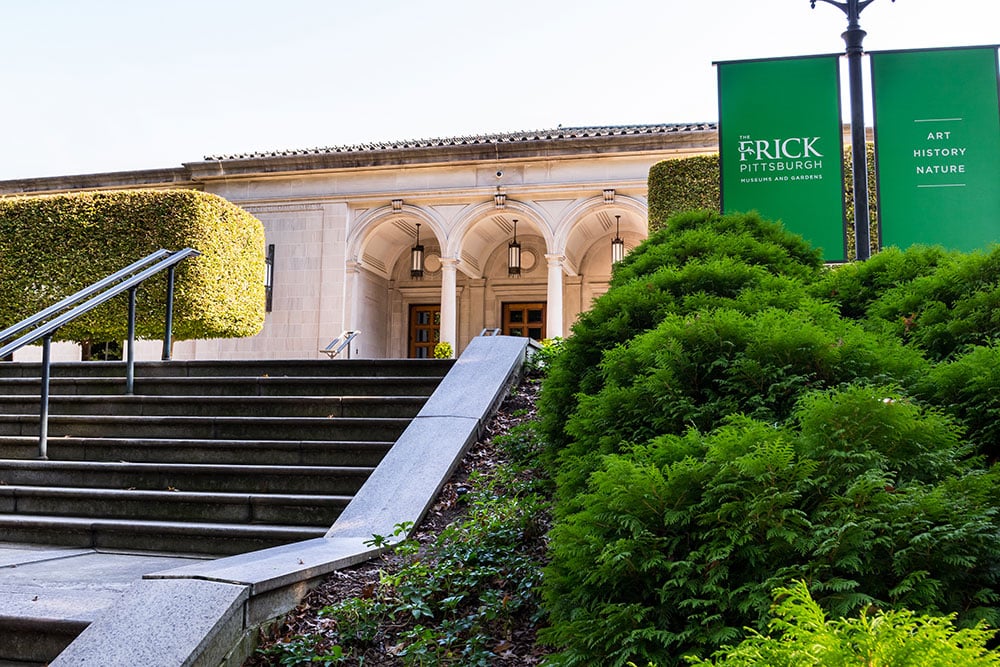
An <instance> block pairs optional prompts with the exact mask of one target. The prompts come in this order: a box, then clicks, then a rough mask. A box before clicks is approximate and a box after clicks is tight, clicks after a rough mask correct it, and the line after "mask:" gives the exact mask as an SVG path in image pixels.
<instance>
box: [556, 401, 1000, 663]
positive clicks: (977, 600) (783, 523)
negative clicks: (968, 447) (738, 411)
mask: <svg viewBox="0 0 1000 667" xmlns="http://www.w3.org/2000/svg"><path fill="white" fill-rule="evenodd" d="M963 454H964V450H963V448H962V447H960V446H959V435H958V429H957V428H956V427H955V426H954V424H952V423H951V422H950V421H949V420H948V419H946V418H943V417H941V416H940V415H938V414H936V413H934V412H931V411H926V410H923V409H921V408H920V407H919V406H918V405H916V404H914V403H911V402H909V401H907V400H906V399H905V397H904V396H902V395H901V394H899V393H897V392H895V391H893V390H892V389H890V388H887V387H859V386H848V387H845V388H843V389H838V390H829V391H825V392H814V393H810V394H808V395H807V397H806V398H805V399H804V400H803V401H801V403H800V405H799V407H797V408H796V411H795V419H794V422H793V423H792V425H791V426H788V427H781V426H779V425H775V424H774V423H773V422H770V421H768V422H763V421H759V420H754V419H750V418H748V417H745V416H733V417H730V418H729V419H728V421H727V423H726V424H725V425H723V426H722V427H720V428H718V429H717V430H715V431H713V432H712V433H710V434H707V435H703V434H701V433H699V432H698V431H695V430H693V429H692V430H689V431H688V432H687V433H686V434H683V435H665V436H661V437H658V438H654V439H653V440H651V441H649V442H648V444H643V445H636V446H633V447H632V448H631V449H629V450H628V451H625V452H623V453H621V454H612V455H608V456H606V457H604V458H603V459H602V461H601V464H600V466H599V467H598V469H597V470H596V471H595V472H594V473H593V474H592V475H591V476H590V477H589V479H588V480H587V485H586V492H585V493H584V494H582V495H581V496H580V497H579V502H577V503H575V507H576V511H575V512H574V513H573V514H571V515H569V516H565V517H563V518H562V519H561V520H560V521H559V522H558V523H557V525H556V526H555V527H554V528H553V530H552V532H551V552H552V561H551V563H550V565H549V566H548V567H547V569H546V572H545V579H544V591H543V596H544V600H545V606H546V609H547V611H548V612H549V615H550V622H551V625H550V627H549V628H548V629H547V630H546V631H545V632H544V635H543V640H544V641H546V642H547V643H550V644H552V645H554V646H556V647H558V648H559V649H560V652H559V653H558V654H557V655H556V656H554V657H553V658H552V659H551V661H550V662H549V664H551V665H592V664H601V665H607V666H611V667H614V666H620V665H625V664H626V663H627V662H628V661H635V662H636V663H637V664H645V663H646V661H654V662H657V663H659V664H660V665H661V666H663V667H666V666H667V665H676V664H679V660H680V656H683V655H687V654H691V655H696V656H707V655H709V654H710V653H711V652H712V651H716V650H718V649H719V648H720V647H721V646H723V645H728V644H732V643H734V642H736V641H738V640H739V639H741V638H742V637H743V636H744V633H745V628H747V627H749V628H754V629H757V630H763V629H764V628H765V626H766V618H767V611H768V607H769V603H770V595H771V593H770V592H771V591H772V590H774V589H775V588H778V587H780V586H784V585H788V584H789V583H790V582H791V581H793V580H796V579H802V580H805V581H807V582H809V586H810V588H811V589H812V590H813V591H814V592H815V593H816V594H817V598H818V602H819V603H820V604H821V605H822V607H823V608H824V609H826V610H827V611H828V612H829V613H830V614H832V615H834V616H847V615H850V614H853V613H857V612H858V611H859V610H861V609H865V608H867V607H869V606H870V605H876V606H878V607H880V608H909V609H913V610H916V611H918V612H920V613H924V612H933V613H957V614H958V616H957V618H958V621H959V623H960V624H961V625H966V624H970V623H977V622H979V621H981V620H985V621H986V622H988V623H990V624H993V625H996V624H997V622H998V621H1000V609H998V607H997V605H998V603H1000V595H998V591H1000V568H998V566H997V559H998V557H1000V520H998V516H997V510H998V504H1000V503H998V498H997V496H996V485H997V483H998V482H1000V469H997V468H993V469H991V470H989V471H984V470H983V469H981V468H978V467H977V466H976V465H975V464H974V463H972V462H970V461H969V460H967V459H965V458H963Z"/></svg>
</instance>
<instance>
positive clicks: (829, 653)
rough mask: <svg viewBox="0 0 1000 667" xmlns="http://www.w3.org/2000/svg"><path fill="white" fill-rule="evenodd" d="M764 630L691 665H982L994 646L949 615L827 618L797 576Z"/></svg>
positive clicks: (995, 659)
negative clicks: (959, 627)
mask: <svg viewBox="0 0 1000 667" xmlns="http://www.w3.org/2000/svg"><path fill="white" fill-rule="evenodd" d="M773 615H774V618H773V619H772V620H771V621H770V623H769V624H768V625H769V628H770V635H769V636H765V635H762V634H760V633H758V632H752V633H751V635H750V637H748V638H746V639H744V640H743V641H742V642H740V643H739V644H738V645H737V646H735V647H726V648H724V649H723V650H721V651H719V652H718V653H717V654H715V656H713V660H706V661H702V660H697V659H695V660H691V664H693V665H695V666H696V667H713V666H714V667H764V666H766V667H809V666H816V667H827V666H830V665H845V666H846V665H871V666H872V667H890V666H891V667H941V666H942V665H948V666H949V667H987V666H989V665H1000V653H997V652H996V651H989V650H987V649H986V644H987V642H988V641H989V640H990V638H991V637H992V636H993V635H994V634H995V633H994V632H993V631H990V630H988V629H987V628H986V626H985V625H983V624H980V625H978V626H976V627H975V628H965V629H962V630H958V629H956V628H955V626H954V624H953V620H954V615H951V616H947V617H944V616H926V615H924V616H918V615H917V614H914V613H913V612H912V611H909V610H906V609H900V610H897V611H885V610H878V609H876V610H872V611H869V610H866V609H862V610H861V612H860V614H859V615H858V616H857V617H856V618H839V619H830V618H828V617H827V615H826V614H825V613H824V612H823V609H822V607H820V606H819V605H818V604H817V603H816V601H815V600H813V599H812V596H811V595H810V594H809V589H808V587H807V586H806V584H805V583H804V582H801V581H799V582H796V583H795V584H794V585H792V586H791V587H789V588H779V589H778V590H777V591H775V607H774V611H773Z"/></svg>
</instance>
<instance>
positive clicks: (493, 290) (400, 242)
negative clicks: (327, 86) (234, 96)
mask: <svg viewBox="0 0 1000 667" xmlns="http://www.w3.org/2000/svg"><path fill="white" fill-rule="evenodd" d="M717 151H718V126H717V124H715V123H697V124H666V125H630V126H609V127H575V128H557V129H554V130H549V131H544V132H515V133H507V134H493V135H482V136H470V137H456V138H448V139H430V140H418V141H405V142H386V143H374V144H364V145H356V146H340V147H330V148H315V149H308V150H287V151H274V152H259V153H247V154H240V155H219V156H210V157H206V158H205V159H204V160H201V161H198V162H190V163H185V164H184V165H183V166H181V167H177V168H169V169H150V170H141V171H128V172H115V173H107V174H89V175H79V176H57V177H48V178H33V179H20V180H13V181H0V196H13V195H40V194H54V193H63V192H76V191H87V190H119V189H133V188H155V189H167V188H171V189H175V188H192V189H197V190H201V191H204V192H209V193H213V194H216V195H219V196H221V197H223V198H225V199H227V200H228V201H230V202H232V203H234V204H236V205H238V206H240V207H242V208H244V209H246V210H247V211H249V212H250V213H252V214H253V215H254V216H255V217H257V218H258V219H259V220H261V221H262V222H263V225H264V230H265V237H266V244H267V256H268V264H267V267H266V271H265V267H262V272H261V273H262V276H264V278H263V279H264V280H266V281H267V284H268V304H267V314H266V317H265V323H264V327H263V330H262V331H261V332H260V333H259V334H258V335H256V336H253V337H251V338H245V339H222V340H194V341H178V342H176V343H175V345H174V352H173V355H174V358H175V359H252V358H258V359H265V358H317V357H321V356H323V353H322V352H321V350H322V349H323V348H325V347H327V345H328V344H329V343H330V342H331V341H332V340H333V339H335V338H337V337H338V336H339V335H340V334H341V333H342V332H344V331H356V332H358V334H357V336H356V337H354V339H353V340H352V342H351V344H350V346H349V347H348V348H347V349H345V350H343V351H342V352H341V355H343V356H346V355H348V354H349V355H350V356H351V357H353V358H363V357H371V358H386V357H428V356H433V349H434V346H435V344H436V343H437V342H439V341H445V342H449V343H451V344H452V346H453V348H454V350H455V353H456V354H458V353H460V352H461V351H462V349H464V347H465V346H466V345H467V344H468V342H469V341H470V340H471V339H472V338H474V337H475V336H477V335H479V334H480V333H482V332H483V331H490V332H493V331H498V332H500V333H503V334H506V335H512V336H529V337H531V338H535V339H539V340H540V339H543V338H551V337H556V336H566V335H567V334H568V333H569V328H570V326H571V325H572V323H573V322H574V321H575V319H576V317H577V316H578V314H579V313H580V312H582V311H585V310H586V309H587V308H588V307H589V306H590V303H591V301H592V300H593V299H594V298H595V297H597V296H600V295H601V294H602V293H603V292H604V291H605V290H606V289H607V286H608V280H609V278H610V274H611V266H612V262H613V260H614V256H613V253H615V252H622V251H623V250H624V252H627V251H628V249H630V248H632V247H634V246H635V245H636V244H638V243H639V242H641V241H642V240H643V239H645V238H646V236H647V196H646V195H647V178H648V174H649V168H650V167H651V166H652V165H654V164H655V163H657V162H660V161H662V160H670V159H678V158H683V157H689V156H692V155H704V154H709V153H715V152H717ZM63 345H69V344H63ZM73 354H74V352H73V351H72V350H67V349H66V348H65V347H64V348H63V349H62V350H61V352H60V353H59V356H60V358H63V359H65V358H72V356H73ZM75 354H76V358H77V359H79V351H78V349H77V350H76V351H75ZM139 356H140V358H143V357H145V358H159V347H158V346H157V345H154V344H152V343H150V344H148V349H147V347H146V346H140V350H139Z"/></svg>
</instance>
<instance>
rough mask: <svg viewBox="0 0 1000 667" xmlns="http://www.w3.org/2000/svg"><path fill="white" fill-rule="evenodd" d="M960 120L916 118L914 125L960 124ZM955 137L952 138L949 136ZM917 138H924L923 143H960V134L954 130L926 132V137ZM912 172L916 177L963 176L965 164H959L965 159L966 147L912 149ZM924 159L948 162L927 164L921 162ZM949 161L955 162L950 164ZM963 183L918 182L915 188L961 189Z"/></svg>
mask: <svg viewBox="0 0 1000 667" xmlns="http://www.w3.org/2000/svg"><path fill="white" fill-rule="evenodd" d="M961 121H962V119H961V118H917V119H915V120H914V122H915V123H960V122H961ZM952 134H954V135H955V136H954V137H952V136H951V135H952ZM919 136H924V141H925V142H928V143H930V142H933V143H939V142H942V141H948V142H953V143H954V142H956V141H961V139H960V137H961V136H962V133H961V132H956V131H955V130H932V131H929V132H927V134H926V135H924V134H923V133H921V134H920V135H919ZM910 150H912V151H913V158H914V161H913V170H914V173H915V174H916V175H917V176H928V175H939V174H964V173H965V164H963V163H961V162H959V160H960V159H961V158H964V157H965V153H966V150H968V149H967V147H966V146H954V145H953V146H947V147H945V148H937V147H933V148H924V147H921V148H913V149H910ZM926 158H938V159H939V160H946V161H948V162H942V163H939V164H927V163H926V162H922V161H923V160H925V159H926ZM951 160H954V161H955V162H954V163H952V162H951ZM964 185H965V183H944V184H942V183H940V182H937V181H931V182H930V183H927V182H922V183H920V182H918V183H916V186H917V187H918V188H926V187H961V186H964Z"/></svg>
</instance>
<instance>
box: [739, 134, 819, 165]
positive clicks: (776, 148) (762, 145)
mask: <svg viewBox="0 0 1000 667" xmlns="http://www.w3.org/2000/svg"><path fill="white" fill-rule="evenodd" d="M817 141H819V137H792V138H790V139H768V140H764V139H757V140H752V139H745V140H743V141H740V142H739V151H740V162H746V161H747V159H748V158H750V159H755V160H798V159H802V158H807V157H823V154H822V153H820V152H819V151H818V150H816V146H815V144H816V142H817Z"/></svg>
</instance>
